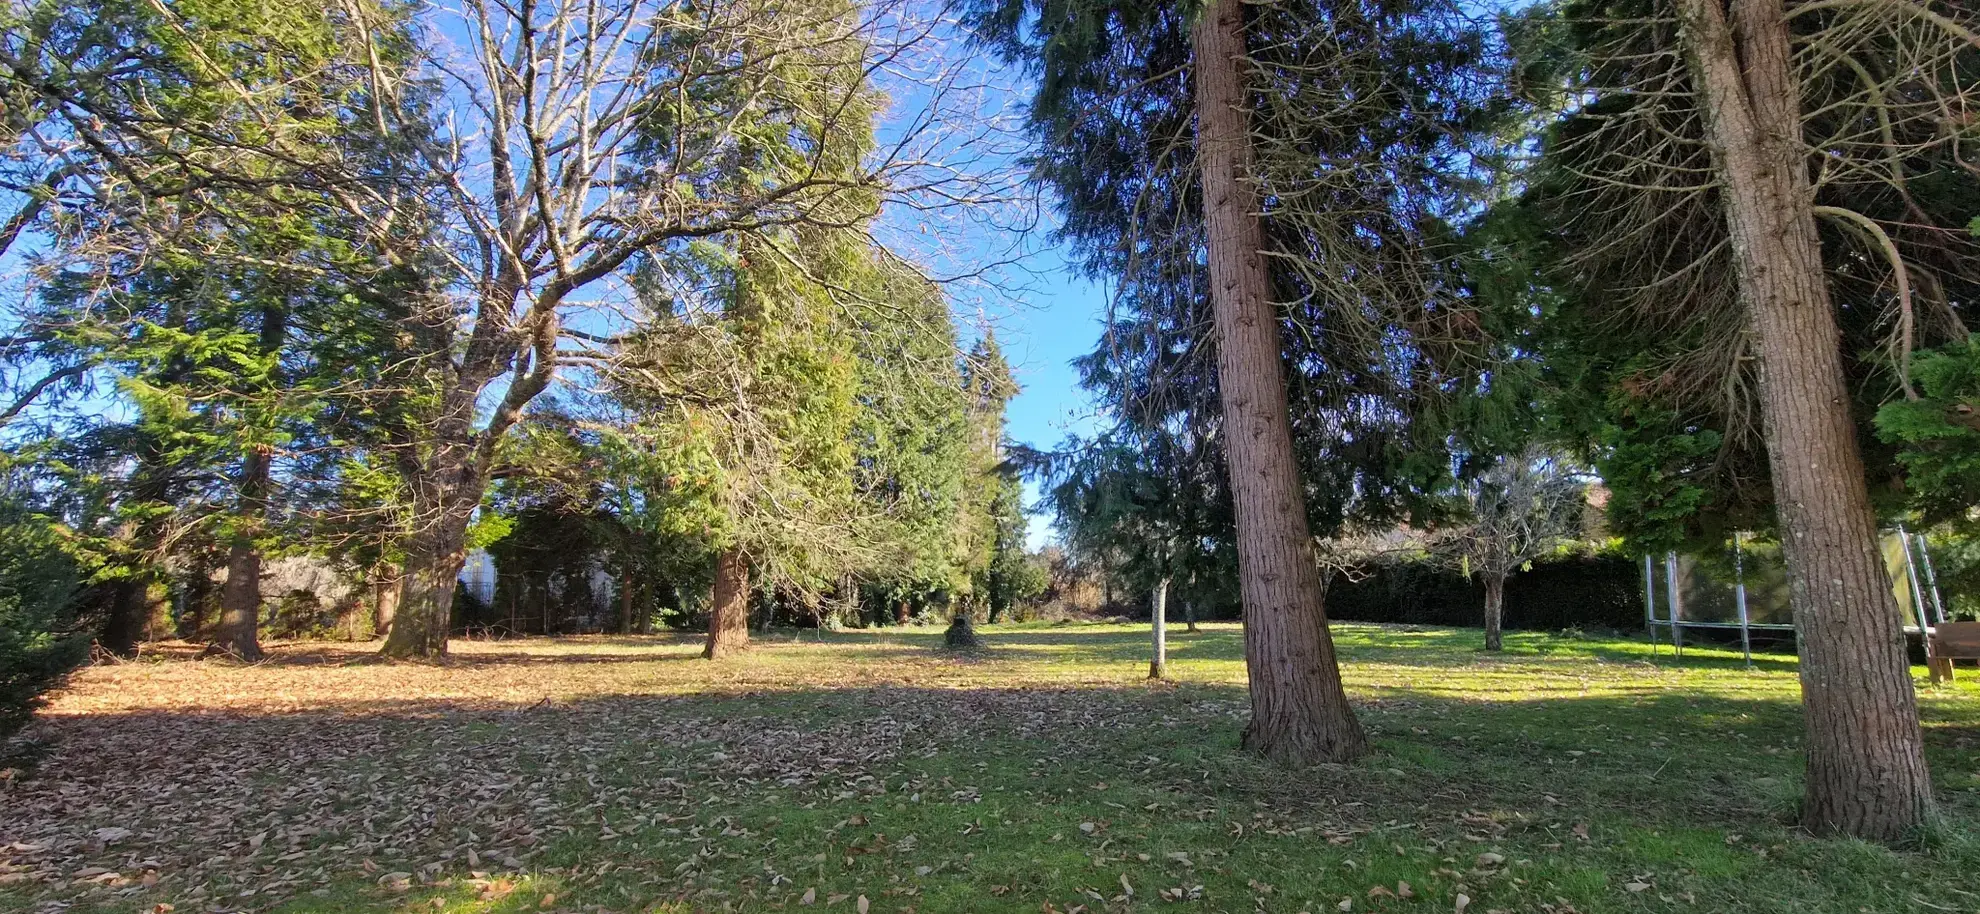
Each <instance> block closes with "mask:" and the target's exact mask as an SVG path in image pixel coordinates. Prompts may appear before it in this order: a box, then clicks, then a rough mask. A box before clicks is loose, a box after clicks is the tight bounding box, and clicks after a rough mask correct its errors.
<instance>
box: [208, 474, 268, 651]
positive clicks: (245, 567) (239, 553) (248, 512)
mask: <svg viewBox="0 0 1980 914" xmlns="http://www.w3.org/2000/svg"><path fill="white" fill-rule="evenodd" d="M272 464H273V460H272V455H271V454H270V452H269V449H268V448H266V447H256V448H254V449H252V450H250V451H249V452H248V454H247V456H246V458H244V459H243V461H242V464H241V482H240V487H239V488H240V494H239V499H240V503H239V507H238V509H237V511H236V517H235V520H236V522H237V523H238V524H239V527H238V529H236V530H235V531H234V535H233V541H232V542H231V543H229V544H228V546H227V583H226V585H225V586H223V587H221V588H220V624H219V626H218V627H216V628H215V629H214V633H213V641H212V642H211V643H209V644H208V645H207V646H206V652H207V653H222V654H230V655H232V656H235V657H239V658H240V659H242V660H245V661H247V662H249V663H255V662H258V661H260V660H261V658H262V652H261V544H260V542H259V540H260V535H261V527H262V522H263V521H264V519H265V518H266V517H267V514H268V484H269V470H270V468H271V465H272Z"/></svg>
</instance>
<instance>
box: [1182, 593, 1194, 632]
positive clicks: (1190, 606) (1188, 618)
mask: <svg viewBox="0 0 1980 914" xmlns="http://www.w3.org/2000/svg"><path fill="white" fill-rule="evenodd" d="M1183 622H1184V623H1185V625H1186V628H1185V629H1184V630H1185V631H1187V632H1189V633H1190V634H1192V635H1194V634H1196V601H1195V600H1184V601H1183Z"/></svg>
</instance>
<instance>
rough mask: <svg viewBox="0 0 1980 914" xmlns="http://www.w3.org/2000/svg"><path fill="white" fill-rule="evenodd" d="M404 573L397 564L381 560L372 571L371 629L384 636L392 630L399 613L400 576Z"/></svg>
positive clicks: (374, 632)
mask: <svg viewBox="0 0 1980 914" xmlns="http://www.w3.org/2000/svg"><path fill="white" fill-rule="evenodd" d="M401 574H403V572H401V571H400V570H399V569H398V567H397V566H394V565H392V564H390V563H386V562H380V563H379V564H378V567H377V568H375V569H373V570H372V572H371V575H372V577H371V592H372V606H371V613H372V615H371V630H372V633H373V634H376V635H377V636H378V637H380V638H383V637H385V636H387V635H389V634H391V632H392V619H393V617H394V616H397V615H398V613H399V577H400V575H401Z"/></svg>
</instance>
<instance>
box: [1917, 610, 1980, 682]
mask: <svg viewBox="0 0 1980 914" xmlns="http://www.w3.org/2000/svg"><path fill="white" fill-rule="evenodd" d="M1955 660H1980V622H1941V623H1939V626H1938V627H1937V628H1934V629H1932V637H1931V638H1930V639H1929V640H1927V641H1926V642H1925V667H1926V668H1927V669H1929V670H1931V671H1932V681H1933V682H1951V681H1952V678H1953V661H1955Z"/></svg>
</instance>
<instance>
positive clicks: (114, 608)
mask: <svg viewBox="0 0 1980 914" xmlns="http://www.w3.org/2000/svg"><path fill="white" fill-rule="evenodd" d="M155 580H156V578H155V577H154V576H153V575H152V574H151V572H149V571H147V570H139V569H134V570H132V571H131V573H130V574H129V575H128V576H126V577H123V578H119V579H118V580H117V583H116V584H115V585H113V586H112V587H111V589H110V611H109V613H108V614H107V615H106V617H105V618H104V620H103V634H102V635H100V636H98V638H97V644H98V645H99V646H101V647H102V648H103V649H104V650H106V651H109V652H110V653H112V654H115V655H117V656H119V657H135V656H137V652H138V642H140V641H142V640H144V627H145V622H146V617H147V615H148V614H149V613H150V611H151V585H152V583H153V581H155Z"/></svg>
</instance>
